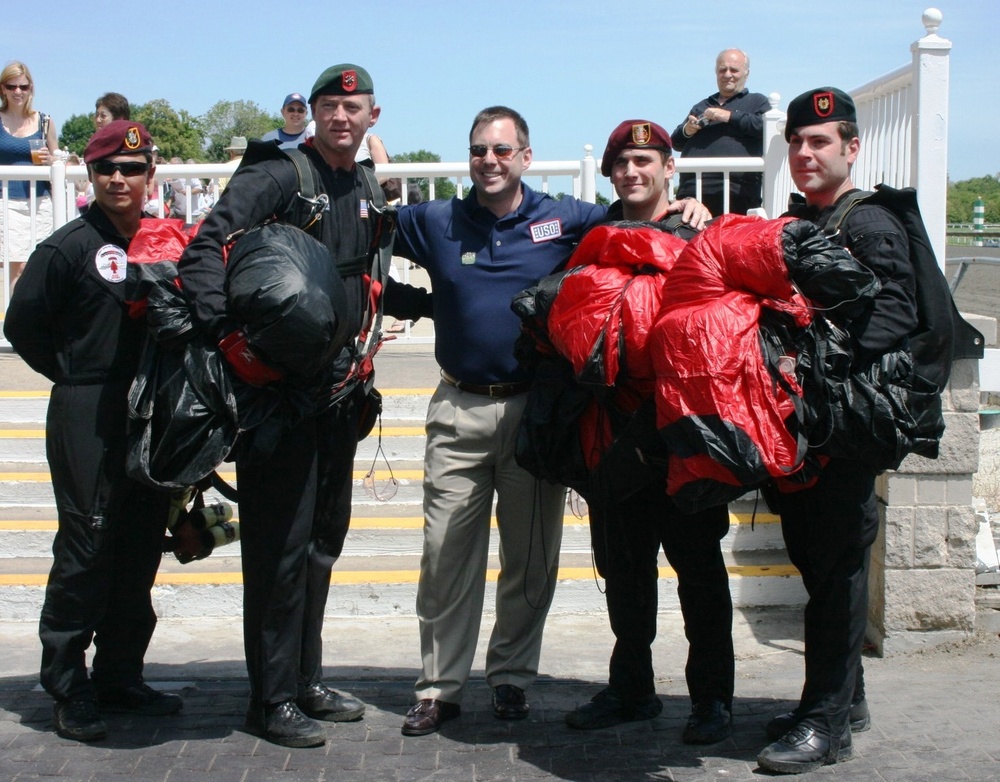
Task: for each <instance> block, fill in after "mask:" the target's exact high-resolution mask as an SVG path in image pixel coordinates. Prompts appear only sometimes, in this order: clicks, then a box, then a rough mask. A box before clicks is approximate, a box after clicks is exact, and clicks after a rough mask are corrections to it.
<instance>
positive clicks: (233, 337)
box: [219, 329, 284, 386]
mask: <svg viewBox="0 0 1000 782" xmlns="http://www.w3.org/2000/svg"><path fill="white" fill-rule="evenodd" d="M219 350H221V351H222V355H224V356H225V357H226V361H228V362H229V365H230V366H231V367H232V368H233V372H235V373H236V377H238V378H239V379H240V380H242V381H243V382H244V383H248V384H250V385H252V386H266V385H267V384H268V383H274V382H276V381H278V380H281V378H282V377H284V373H283V372H281V371H279V370H277V369H273V368H272V367H269V366H268V365H267V364H265V363H264V361H263V360H262V359H261V358H260V356H258V355H257V354H256V353H254V352H253V348H251V347H250V345H249V344H248V343H247V335H246V333H245V332H244V331H243V330H242V329H237V330H236V331H233V332H231V333H230V334H228V335H227V336H225V337H223V339H222V341H221V342H219Z"/></svg>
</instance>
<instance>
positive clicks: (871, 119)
mask: <svg viewBox="0 0 1000 782" xmlns="http://www.w3.org/2000/svg"><path fill="white" fill-rule="evenodd" d="M922 21H923V25H924V28H925V30H926V35H925V36H924V37H922V38H920V39H919V40H918V41H916V42H914V43H913V44H912V46H911V47H910V49H911V53H912V56H911V62H910V63H908V64H907V65H905V66H903V67H901V68H898V69H897V70H895V71H893V72H891V73H888V74H886V75H884V76H881V77H879V78H878V79H875V80H873V81H871V82H869V83H867V84H865V85H863V86H861V87H859V88H857V89H855V90H852V91H851V95H852V96H853V98H854V100H855V102H856V104H857V106H858V113H859V124H860V126H861V137H862V150H861V154H860V156H859V159H858V162H857V164H856V166H855V169H854V181H855V183H856V184H857V185H858V186H859V187H863V188H871V187H872V186H874V185H875V184H877V183H879V182H886V183H888V184H891V185H893V186H894V187H906V186H912V187H916V188H917V190H918V194H919V199H920V206H921V210H922V212H923V215H924V220H925V222H926V224H927V229H928V233H929V234H930V237H931V240H932V242H933V244H934V249H935V252H936V253H937V255H938V259H939V261H940V263H941V264H942V267H943V264H944V257H945V253H944V249H945V223H946V196H947V166H948V157H947V141H948V78H949V54H950V51H951V42H950V41H947V40H945V39H943V38H941V37H939V36H938V35H937V30H938V26H939V25H940V21H941V14H940V12H939V11H936V10H935V9H928V10H927V11H925V12H924V14H923V18H922ZM817 86H819V85H817ZM780 100H781V98H780V96H779V94H778V93H772V94H771V95H770V101H771V110H770V111H769V112H767V114H766V115H765V120H764V154H763V156H762V157H760V158H711V159H705V158H702V159H691V160H685V159H684V158H683V157H680V158H679V159H678V163H677V170H678V173H694V174H695V175H696V189H697V192H698V193H699V194H700V191H701V175H702V174H705V173H710V172H711V173H715V172H722V173H723V175H724V179H725V182H726V185H727V186H726V187H725V188H724V192H725V195H724V199H725V202H724V203H725V206H726V208H727V209H728V199H729V195H728V191H729V188H728V178H729V175H730V174H733V173H738V172H755V171H757V172H762V173H763V180H764V188H763V201H764V203H763V207H764V210H765V212H766V214H767V215H770V216H776V215H779V214H781V213H782V212H783V211H784V210H785V208H786V205H787V203H788V196H789V194H790V193H791V192H792V189H793V188H792V184H791V179H790V176H789V173H788V160H787V149H788V146H787V144H786V142H785V139H784V135H783V134H784V120H785V114H784V112H783V111H781V110H780V109H779V108H778V105H779V103H780ZM583 153H584V154H583V158H582V159H580V160H570V161H543V160H538V159H535V160H533V161H532V164H531V168H530V169H528V171H526V172H525V178H526V180H527V181H528V183H529V184H530V185H531V186H532V187H536V188H538V189H540V190H542V191H543V192H548V191H549V188H550V184H551V183H552V182H560V183H562V182H563V181H568V182H569V189H567V188H564V187H557V188H556V189H557V191H564V192H567V193H571V194H572V195H573V196H575V197H577V198H581V199H583V200H585V201H595V200H596V195H597V175H598V171H599V170H600V160H598V159H596V158H594V156H593V146H592V145H590V144H586V145H584V146H583ZM234 165H235V164H233V163H199V164H192V165H162V166H159V167H158V168H157V174H156V175H157V180H158V181H159V182H162V181H163V180H165V179H169V178H200V179H203V180H210V181H213V182H215V181H217V180H218V179H220V178H228V177H230V176H232V173H233V171H234ZM379 173H380V174H384V175H386V176H392V177H400V178H401V179H403V180H404V183H403V184H404V186H403V192H404V193H405V192H406V183H407V181H408V180H411V179H417V178H428V179H429V182H430V189H431V198H434V196H435V193H434V179H435V177H446V178H449V179H453V180H454V181H455V182H456V185H457V189H458V193H459V195H461V194H462V193H463V192H464V188H465V183H466V181H467V178H468V176H469V166H468V162H467V161H460V162H454V163H395V164H388V165H385V166H380V167H379ZM85 178H86V169H85V168H84V167H83V166H66V165H65V164H64V163H63V162H61V161H56V162H55V163H53V165H52V166H51V167H48V166H0V183H2V186H3V189H2V196H3V200H2V201H0V209H3V208H6V198H7V182H8V181H10V180H18V179H20V180H24V179H28V180H32V181H35V180H49V181H51V183H52V202H53V213H54V220H53V222H54V224H55V227H59V226H61V225H63V224H64V223H65V222H66V221H68V220H70V219H73V218H74V217H75V216H76V203H75V201H76V199H75V184H76V182H78V181H80V180H82V179H85ZM216 187H217V186H216ZM160 188H161V192H160V199H159V202H160V204H161V205H162V203H163V193H162V185H160ZM185 206H186V214H187V216H188V218H189V219H191V218H194V217H195V216H196V215H197V213H198V206H197V203H196V201H195V200H194V198H193V197H192V194H191V193H190V192H189V193H188V194H187V198H186V204H185ZM160 214H161V216H162V206H161V207H160ZM3 231H6V221H4V228H3ZM40 238H42V237H36V239H40ZM0 244H2V247H3V249H2V251H0V262H2V265H3V274H2V280H0V283H2V285H0V293H2V301H0V304H2V308H3V309H2V310H0V312H2V311H6V306H7V301H8V299H9V295H10V263H9V261H11V260H14V261H19V260H23V259H17V258H14V259H10V258H8V257H7V255H8V253H7V248H8V243H7V241H6V239H5V237H2V241H0ZM0 317H2V314H0ZM406 336H408V333H407V335H406ZM404 338H405V337H404Z"/></svg>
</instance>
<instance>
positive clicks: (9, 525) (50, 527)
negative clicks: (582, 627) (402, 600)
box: [0, 513, 779, 532]
mask: <svg viewBox="0 0 1000 782" xmlns="http://www.w3.org/2000/svg"><path fill="white" fill-rule="evenodd" d="M729 518H730V521H731V522H732V523H733V524H749V523H750V515H749V514H741V513H731V514H729ZM234 520H235V521H239V516H236V518H235V519H234ZM778 521H779V519H778V517H777V516H761V515H758V516H757V519H756V522H755V523H757V524H775V523H777V522H778ZM589 523H590V522H589V521H588V520H587V517H586V516H585V517H584V518H582V519H581V518H578V517H576V516H574V515H572V514H569V513H567V514H566V515H565V516H563V525H564V526H567V527H583V526H586V525H587V524H589ZM490 525H491V526H493V527H496V525H497V520H496V516H494V517H493V518H492V519H490ZM57 526H58V525H57V523H56V522H55V521H54V520H30V521H28V520H16V519H15V520H7V521H3V520H0V532H37V531H42V532H48V531H55V530H56V529H57ZM423 526H424V518H423V516H354V517H353V518H352V519H351V529H421V528H422V527H423Z"/></svg>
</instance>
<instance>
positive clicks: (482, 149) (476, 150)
mask: <svg viewBox="0 0 1000 782" xmlns="http://www.w3.org/2000/svg"><path fill="white" fill-rule="evenodd" d="M491 149H492V150H493V155H494V156H495V157H496V158H497V160H506V159H507V158H511V157H514V153H515V152H520V151H521V150H524V149H527V147H512V146H511V145H510V144H497V145H496V146H493V147H488V146H486V145H485V144H473V145H472V146H471V147H469V154H470V155H472V157H486V153H487V152H489V151H490V150H491Z"/></svg>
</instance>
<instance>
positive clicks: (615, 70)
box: [0, 0, 1000, 179]
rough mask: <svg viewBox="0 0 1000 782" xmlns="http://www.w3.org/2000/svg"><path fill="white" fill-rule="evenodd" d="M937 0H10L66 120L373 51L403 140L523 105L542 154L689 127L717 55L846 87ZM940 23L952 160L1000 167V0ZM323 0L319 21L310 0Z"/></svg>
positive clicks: (407, 144)
mask: <svg viewBox="0 0 1000 782" xmlns="http://www.w3.org/2000/svg"><path fill="white" fill-rule="evenodd" d="M928 5H929V3H928V2H927V0H922V1H920V2H917V1H914V0H834V2H831V3H826V4H823V3H803V2H800V3H791V2H787V0H739V1H736V0H702V2H686V3H681V2H667V1H666V0H661V2H651V3H644V4H638V3H636V4H627V3H619V2H611V1H610V0H601V1H600V2H598V1H597V0H551V1H547V0H533V1H529V0H502V1H500V2H498V1H497V0H494V1H493V2H480V1H479V0H442V1H440V2H437V1H435V0H423V1H422V2H389V1H388V0H369V1H368V2H352V3H345V2H341V0H328V2H325V3H322V4H319V3H289V4H281V3H255V2H246V3H234V2H227V1H223V2H212V3H207V2H191V1H190V0H171V1H170V2H167V3H159V4H151V3H131V4H129V3H126V4H120V3H117V4H112V3H105V2H100V3H88V4H81V3H80V2H79V0H76V1H75V2H67V1H66V0H48V1H47V2H46V3H44V4H43V5H42V6H30V5H28V4H26V3H23V2H22V3H10V4H7V7H6V9H5V12H4V21H3V25H2V28H0V61H2V62H7V61H9V60H11V59H21V60H24V61H25V62H26V63H27V64H28V67H29V68H31V70H32V74H33V76H34V79H35V82H36V88H37V89H36V98H35V106H36V108H40V109H42V110H43V111H45V112H47V113H51V114H52V115H53V116H54V118H55V120H56V122H57V123H60V122H61V121H62V120H65V119H66V118H67V117H68V116H70V115H72V114H83V113H90V112H92V111H93V105H94V100H95V98H96V97H97V96H98V95H100V94H101V93H103V92H106V91H108V90H114V91H118V92H121V93H123V94H125V95H126V96H127V97H128V98H129V100H131V101H132V102H134V103H143V102H146V101H148V100H151V99H154V98H165V99H167V100H168V101H169V102H170V104H171V105H172V106H173V107H174V108H175V109H186V110H187V111H189V112H190V113H191V114H194V115H198V114H202V113H204V112H205V111H206V110H207V109H208V108H210V107H211V106H212V105H213V104H214V103H215V102H217V101H219V100H240V99H244V100H253V101H255V102H257V103H258V104H259V105H261V106H262V107H264V108H267V109H268V110H271V111H277V110H278V108H280V105H281V100H282V98H283V97H284V96H285V94H286V93H288V92H292V91H298V92H303V93H306V94H308V91H309V89H310V88H311V86H312V84H313V81H314V80H315V78H316V76H317V75H318V74H319V73H320V72H321V71H322V70H323V69H324V68H326V67H327V66H329V65H333V64H335V63H338V62H357V63H360V64H362V65H364V66H365V67H367V68H368V70H369V71H370V72H371V74H372V77H373V79H374V81H375V86H376V93H377V98H378V102H379V103H380V104H381V106H382V110H383V114H382V119H381V120H380V121H379V124H378V125H377V127H376V132H377V133H378V134H379V135H380V136H381V137H382V138H383V140H384V141H385V143H386V146H387V147H388V149H389V152H390V154H391V153H393V152H406V151H413V150H416V149H428V150H431V151H433V152H437V153H438V154H440V155H441V156H442V159H444V160H446V161H454V160H463V159H465V157H466V156H467V152H466V147H467V144H468V141H467V136H468V130H469V124H470V122H471V120H472V117H473V116H474V115H475V113H476V112H477V111H478V110H479V109H481V108H483V107H485V106H488V105H492V104H497V103H502V104H507V105H510V106H512V107H514V108H516V109H518V110H519V111H521V112H522V113H523V114H524V116H525V117H526V119H527V121H528V124H529V126H530V128H531V140H532V147H533V149H534V152H535V157H536V158H537V159H542V160H567V159H579V158H581V157H582V156H583V146H584V144H588V143H589V144H592V145H593V146H594V150H595V151H594V154H595V156H600V154H601V152H602V151H603V149H604V144H605V142H606V140H607V137H608V134H609V133H610V132H611V130H612V129H613V128H614V127H615V126H616V125H617V124H618V123H619V122H620V121H622V120H623V119H629V118H633V117H641V118H648V119H652V120H654V121H656V122H659V123H660V124H662V125H664V126H665V127H666V128H667V129H668V130H672V129H673V128H674V127H675V126H676V125H677V124H678V123H679V122H680V121H681V120H682V119H683V118H684V117H685V116H686V114H687V111H688V109H689V108H690V107H691V105H692V104H694V103H695V102H696V101H698V100H700V99H701V98H703V97H705V96H706V95H708V94H709V93H711V92H714V91H715V89H716V88H715V79H714V74H713V69H714V60H715V56H716V54H717V53H718V52H719V51H720V50H722V49H725V48H729V47H738V48H742V49H744V50H746V51H747V52H748V53H749V55H750V57H751V74H750V81H749V84H748V86H749V87H750V88H751V89H752V90H753V91H755V92H762V93H764V94H769V93H772V92H777V93H780V95H781V101H780V104H779V105H780V107H781V108H785V107H786V106H787V104H788V101H789V100H790V99H791V98H793V97H794V96H795V95H797V94H799V93H800V92H803V91H805V90H807V89H810V88H812V87H817V86H822V85H826V84H830V85H833V86H837V87H841V88H844V89H851V88H853V87H857V86H860V85H862V84H864V83H866V82H868V81H870V80H871V79H872V78H874V77H876V76H878V75H880V74H883V73H886V72H888V71H891V70H894V69H896V68H898V67H900V66H902V65H905V64H906V63H908V62H909V61H910V58H911V54H910V44H911V43H912V42H913V41H915V40H917V39H918V38H920V37H922V36H923V35H924V29H923V26H922V24H921V21H920V18H921V14H922V12H923V10H924V9H925V8H927V7H928ZM937 7H938V8H940V10H941V11H942V13H943V15H944V21H943V23H942V25H941V29H940V31H939V34H940V35H941V36H942V37H944V38H947V39H948V40H950V41H951V42H952V44H953V49H952V55H951V87H952V91H951V125H950V132H949V172H950V176H951V177H952V179H967V178H969V177H973V176H982V175H985V174H996V173H998V172H1000V151H998V145H997V144H996V142H995V136H996V133H997V129H998V128H1000V102H998V101H997V97H996V92H995V91H993V92H991V91H990V88H992V87H994V86H995V83H996V80H995V73H996V63H995V59H996V55H995V54H993V55H990V52H995V50H996V46H997V35H998V31H1000V2H997V0H961V2H958V1H957V0H950V2H941V3H940V4H938V5H937ZM296 8H312V9H314V10H310V12H309V14H308V15H305V14H296V13H293V11H292V9H296Z"/></svg>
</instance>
